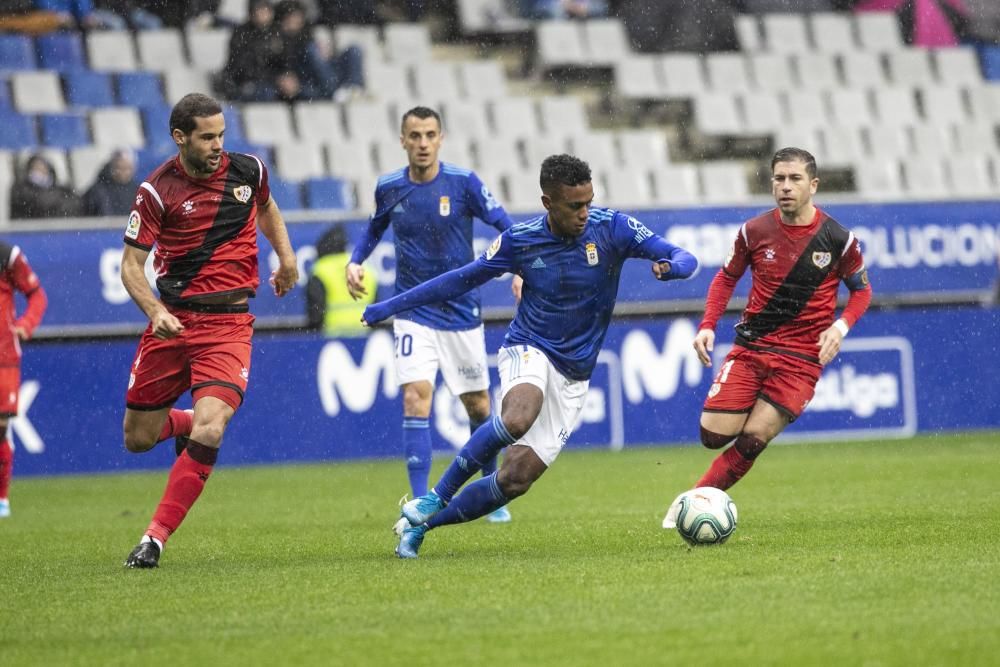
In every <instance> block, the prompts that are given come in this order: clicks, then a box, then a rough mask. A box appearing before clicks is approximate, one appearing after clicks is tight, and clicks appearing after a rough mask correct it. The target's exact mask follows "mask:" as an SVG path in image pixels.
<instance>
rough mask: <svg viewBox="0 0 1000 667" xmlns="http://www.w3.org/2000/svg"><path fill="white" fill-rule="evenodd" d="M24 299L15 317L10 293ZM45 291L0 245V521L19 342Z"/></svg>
mask: <svg viewBox="0 0 1000 667" xmlns="http://www.w3.org/2000/svg"><path fill="white" fill-rule="evenodd" d="M15 292H20V293H21V294H23V295H24V296H25V298H26V299H27V302H28V304H27V307H26V308H25V309H24V312H23V313H21V315H20V317H18V315H17V311H16V308H15V306H16V304H15V303H14V293H15ZM48 303H49V301H48V298H47V297H46V296H45V290H43V289H42V286H41V284H40V283H39V282H38V276H37V275H35V272H34V271H32V270H31V266H29V265H28V260H27V258H25V256H24V253H23V252H21V249H20V248H19V247H17V246H16V245H10V244H9V243H5V242H3V241H0V519H2V518H5V517H8V516H10V500H9V499H8V497H7V496H8V491H9V490H10V478H11V473H12V471H13V465H14V450H13V449H12V448H11V446H10V442H9V441H8V440H7V425H8V424H9V423H10V420H11V418H13V417H16V416H17V396H18V392H19V391H20V388H21V342H22V341H26V340H28V339H29V338H31V335H32V334H33V333H34V331H35V328H36V327H37V326H38V323H39V322H41V321H42V316H43V315H44V314H45V308H46V306H48Z"/></svg>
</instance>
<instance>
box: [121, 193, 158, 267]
mask: <svg viewBox="0 0 1000 667" xmlns="http://www.w3.org/2000/svg"><path fill="white" fill-rule="evenodd" d="M162 220H163V200H162V198H161V195H160V193H158V192H157V191H156V188H154V187H153V186H152V185H151V184H150V183H149V182H144V183H143V184H142V185H140V186H139V189H138V190H137V191H136V193H135V202H134V203H133V204H132V211H131V212H130V213H129V214H128V225H127V226H126V227H125V239H124V240H125V243H127V244H129V245H132V246H136V247H139V248H144V249H146V250H149V249H151V248H152V247H153V244H154V243H156V239H158V238H159V236H160V223H161V221H162Z"/></svg>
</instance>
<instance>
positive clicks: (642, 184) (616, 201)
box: [604, 167, 654, 209]
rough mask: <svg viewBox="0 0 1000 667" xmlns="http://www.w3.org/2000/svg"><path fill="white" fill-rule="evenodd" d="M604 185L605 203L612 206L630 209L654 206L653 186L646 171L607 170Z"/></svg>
mask: <svg viewBox="0 0 1000 667" xmlns="http://www.w3.org/2000/svg"><path fill="white" fill-rule="evenodd" d="M604 185H605V188H606V191H605V201H606V202H608V203H609V204H611V205H612V206H615V207H620V208H625V209H630V208H646V207H649V206H652V205H653V201H654V200H653V184H652V180H651V179H650V175H649V172H648V171H646V170H645V169H641V168H636V167H633V168H625V169H615V168H610V169H607V170H606V171H605V172H604Z"/></svg>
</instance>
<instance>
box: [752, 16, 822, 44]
mask: <svg viewBox="0 0 1000 667" xmlns="http://www.w3.org/2000/svg"><path fill="white" fill-rule="evenodd" d="M761 25H762V26H763V28H764V32H763V35H764V49H765V50H767V51H770V52H772V53H806V52H808V51H811V50H812V46H811V45H810V44H809V32H808V27H807V25H806V15H805V14H794V13H787V14H778V13H774V14H764V15H763V16H762V17H761Z"/></svg>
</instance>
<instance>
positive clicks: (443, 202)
mask: <svg viewBox="0 0 1000 667" xmlns="http://www.w3.org/2000/svg"><path fill="white" fill-rule="evenodd" d="M438 213H440V214H441V215H451V197H441V199H439V200H438Z"/></svg>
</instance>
